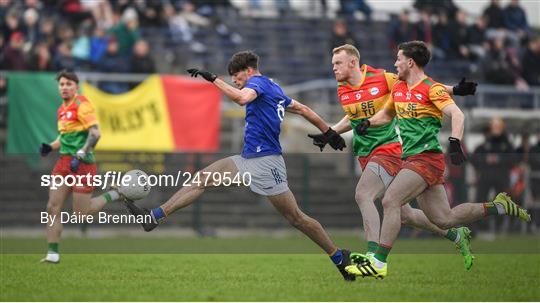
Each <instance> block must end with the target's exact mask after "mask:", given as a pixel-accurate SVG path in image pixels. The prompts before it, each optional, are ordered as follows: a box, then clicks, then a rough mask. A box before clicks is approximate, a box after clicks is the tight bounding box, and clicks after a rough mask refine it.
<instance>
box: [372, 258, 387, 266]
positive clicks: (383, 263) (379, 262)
mask: <svg viewBox="0 0 540 303" xmlns="http://www.w3.org/2000/svg"><path fill="white" fill-rule="evenodd" d="M373 265H374V266H375V267H377V268H383V267H384V266H385V265H386V262H383V261H379V260H378V259H377V258H373Z"/></svg>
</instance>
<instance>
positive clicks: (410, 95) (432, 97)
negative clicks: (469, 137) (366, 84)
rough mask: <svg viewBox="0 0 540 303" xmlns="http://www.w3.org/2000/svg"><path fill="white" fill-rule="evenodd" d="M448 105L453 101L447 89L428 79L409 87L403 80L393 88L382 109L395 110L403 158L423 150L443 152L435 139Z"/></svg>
mask: <svg viewBox="0 0 540 303" xmlns="http://www.w3.org/2000/svg"><path fill="white" fill-rule="evenodd" d="M450 104H454V100H452V98H451V97H450V95H449V94H448V91H447V90H446V88H445V87H444V86H443V85H442V84H440V83H438V82H435V81H434V80H433V79H431V78H429V77H426V78H424V79H423V80H421V81H420V82H418V83H417V84H415V85H413V86H412V87H410V88H409V87H408V85H407V83H406V82H404V81H399V82H398V83H396V84H395V85H394V89H393V90H392V98H390V100H389V101H388V103H387V104H386V105H385V107H386V108H388V109H390V110H393V111H395V113H396V116H397V118H398V126H399V133H400V136H401V139H402V141H403V142H402V148H403V153H402V158H406V157H409V156H412V155H417V154H419V153H422V152H425V151H432V152H439V153H442V148H441V145H440V144H439V139H438V135H439V130H440V128H441V122H442V117H443V113H442V109H443V108H444V107H446V106H448V105H450Z"/></svg>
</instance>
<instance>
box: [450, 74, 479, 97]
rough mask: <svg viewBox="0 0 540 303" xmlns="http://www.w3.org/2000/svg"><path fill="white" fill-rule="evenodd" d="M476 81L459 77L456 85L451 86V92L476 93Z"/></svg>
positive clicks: (463, 94) (456, 94) (462, 94)
mask: <svg viewBox="0 0 540 303" xmlns="http://www.w3.org/2000/svg"><path fill="white" fill-rule="evenodd" d="M476 86H478V83H476V82H465V78H461V81H459V83H458V85H456V86H454V87H452V92H453V93H454V95H455V96H467V95H474V94H475V93H476Z"/></svg>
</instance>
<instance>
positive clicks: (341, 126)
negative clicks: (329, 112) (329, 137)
mask: <svg viewBox="0 0 540 303" xmlns="http://www.w3.org/2000/svg"><path fill="white" fill-rule="evenodd" d="M332 129H333V130H335V131H336V132H337V133H338V134H343V133H346V132H348V131H350V130H351V129H352V126H351V122H350V121H349V116H347V115H345V117H343V119H341V120H339V122H338V123H336V124H335V125H334V126H332Z"/></svg>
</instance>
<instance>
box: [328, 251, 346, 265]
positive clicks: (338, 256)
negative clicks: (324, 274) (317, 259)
mask: <svg viewBox="0 0 540 303" xmlns="http://www.w3.org/2000/svg"><path fill="white" fill-rule="evenodd" d="M330 259H332V262H334V264H336V265H339V264H341V262H342V261H343V252H342V251H341V249H339V248H338V250H337V251H336V252H335V253H334V254H333V255H331V256H330Z"/></svg>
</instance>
